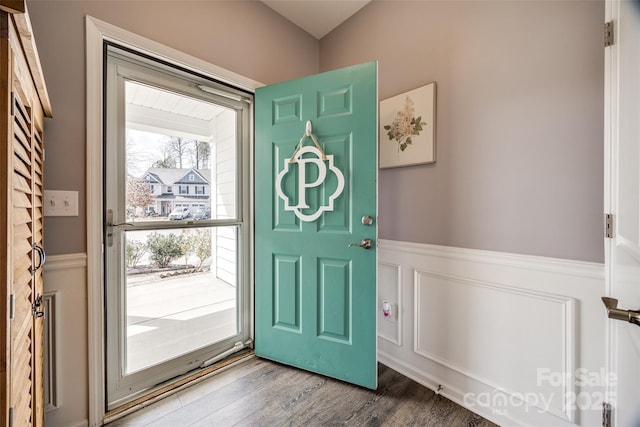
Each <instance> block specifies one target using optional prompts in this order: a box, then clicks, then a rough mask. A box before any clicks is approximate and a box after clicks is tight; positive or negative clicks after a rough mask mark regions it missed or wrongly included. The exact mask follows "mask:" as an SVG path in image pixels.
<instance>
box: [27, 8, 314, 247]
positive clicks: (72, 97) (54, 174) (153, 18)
mask: <svg viewBox="0 0 640 427" xmlns="http://www.w3.org/2000/svg"><path fill="white" fill-rule="evenodd" d="M27 7H28V9H29V13H30V15H31V21H32V25H33V32H34V35H35V38H36V43H37V45H38V50H39V53H40V58H41V62H42V67H43V69H44V75H45V79H46V82H47V86H48V89H49V94H50V97H51V103H52V104H53V115H54V118H53V119H48V120H47V121H46V124H45V126H46V129H45V143H46V162H45V170H44V172H45V188H46V189H49V190H75V191H78V192H79V194H80V197H79V199H80V200H79V201H80V216H79V217H50V218H45V229H46V237H45V244H46V249H47V253H48V254H51V255H56V254H67V253H79V252H85V251H86V215H85V200H86V198H85V192H86V188H85V180H86V168H85V159H86V151H85V145H86V144H85V140H86V136H85V135H86V126H85V122H86V115H85V97H86V90H85V85H86V80H85V68H86V66H85V42H84V40H85V33H84V31H85V27H84V17H85V15H91V16H93V17H95V18H98V19H100V20H103V21H105V22H108V23H110V24H113V25H116V26H118V27H121V28H124V29H126V30H129V31H131V32H134V33H136V34H139V35H141V36H144V37H147V38H149V39H152V40H154V41H156V42H159V43H162V44H164V45H167V46H170V47H172V48H175V49H178V50H181V51H183V52H186V53H188V54H190V55H192V56H195V57H198V58H200V59H203V60H205V61H207V62H210V63H212V64H215V65H217V66H220V67H223V68H226V69H228V70H230V71H233V72H236V73H238V74H241V75H244V76H246V77H249V78H252V79H254V80H257V81H259V82H262V83H265V84H269V83H277V82H280V81H283V80H288V79H292V78H296V77H302V76H305V75H308V74H313V73H316V72H318V67H319V66H318V63H319V62H318V61H319V59H318V58H319V43H318V41H317V40H316V39H315V38H313V37H312V36H310V35H309V34H307V33H305V32H304V31H302V30H301V29H300V28H298V27H297V26H295V25H294V24H292V23H291V22H289V21H288V20H286V19H285V18H283V17H281V16H280V15H278V14H277V13H275V12H274V11H273V10H271V9H270V8H268V7H267V6H265V5H264V4H262V3H260V2H257V1H222V0H220V1H180V2H173V1H28V3H27Z"/></svg>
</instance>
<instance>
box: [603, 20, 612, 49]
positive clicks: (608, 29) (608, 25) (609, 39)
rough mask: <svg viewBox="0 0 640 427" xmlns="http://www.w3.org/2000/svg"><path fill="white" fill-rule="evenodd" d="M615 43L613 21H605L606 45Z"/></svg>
mask: <svg viewBox="0 0 640 427" xmlns="http://www.w3.org/2000/svg"><path fill="white" fill-rule="evenodd" d="M612 45H613V21H609V22H605V23H604V47H609V46H612Z"/></svg>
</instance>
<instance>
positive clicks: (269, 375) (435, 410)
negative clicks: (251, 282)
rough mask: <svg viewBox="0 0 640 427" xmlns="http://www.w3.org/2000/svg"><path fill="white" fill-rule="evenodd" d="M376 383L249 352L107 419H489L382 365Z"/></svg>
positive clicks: (141, 422) (201, 425) (292, 422)
mask: <svg viewBox="0 0 640 427" xmlns="http://www.w3.org/2000/svg"><path fill="white" fill-rule="evenodd" d="M378 384H379V385H378V390H377V391H371V390H367V389H364V388H361V387H356V386H352V385H349V384H346V383H343V382H340V381H336V380H333V379H331V378H326V377H323V376H320V375H315V374H312V373H309V372H306V371H301V370H298V369H294V368H291V367H288V366H284V365H280V364H277V363H273V362H270V361H267V360H263V359H258V358H250V359H249V360H247V361H245V362H242V363H241V364H239V365H237V366H234V367H232V368H230V369H228V370H226V371H224V372H221V373H219V374H217V375H214V376H212V377H211V378H208V379H207V380H205V381H202V382H200V383H199V384H196V385H194V386H191V387H189V388H187V389H184V390H182V391H180V392H178V393H175V394H173V395H172V396H169V397H167V398H165V399H163V400H161V401H159V402H157V403H155V404H153V405H150V406H148V407H146V408H144V409H141V410H139V411H137V412H135V413H132V414H130V415H128V416H126V417H124V418H121V419H119V420H117V421H114V422H112V423H109V424H107V426H108V427H124V426H136V427H142V426H153V427H164V426H166V427H187V426H198V427H210V426H217V427H218V426H269V427H272V426H303V425H304V426H429V427H430V426H434V427H435V426H447V427H449V426H469V427H489V426H495V424H493V423H491V422H489V421H487V420H485V419H484V418H482V417H480V416H479V415H476V414H474V413H472V412H470V411H468V410H466V409H464V408H462V407H461V406H458V405H456V404H455V403H453V402H451V401H450V400H448V399H446V398H444V397H442V396H439V395H436V394H435V393H434V392H432V391H431V390H429V389H427V388H425V387H423V386H421V385H420V384H418V383H416V382H415V381H412V380H410V379H408V378H407V377H405V376H403V375H401V374H399V373H397V372H395V371H394V370H392V369H390V368H388V367H386V366H384V365H379V379H378Z"/></svg>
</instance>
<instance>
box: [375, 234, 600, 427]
mask: <svg viewBox="0 0 640 427" xmlns="http://www.w3.org/2000/svg"><path fill="white" fill-rule="evenodd" d="M378 248H379V249H378V250H379V255H378V257H379V265H378V277H379V278H378V297H379V302H380V303H381V302H382V301H383V300H385V301H387V302H389V303H391V305H392V307H395V310H396V311H397V315H396V317H394V318H392V319H389V318H388V317H387V318H384V317H383V316H381V315H379V316H378V318H379V321H378V331H379V340H378V348H379V358H380V360H381V361H382V362H383V363H385V364H387V365H388V366H390V367H391V368H393V369H396V370H398V371H400V372H402V373H403V374H405V375H407V376H409V377H410V378H412V379H414V380H415V381H417V382H420V383H422V384H424V385H426V386H427V387H429V388H432V389H434V390H436V389H438V388H440V389H441V390H440V393H441V394H442V395H444V396H446V397H449V398H450V399H452V400H454V401H456V402H458V403H460V404H461V405H463V406H465V407H467V408H468V409H470V410H472V411H474V412H477V413H479V414H481V415H483V416H485V417H486V418H488V419H491V420H492V421H494V422H497V423H498V424H503V425H548V426H569V425H592V424H593V423H594V422H597V420H599V417H600V408H596V406H597V405H595V404H594V405H587V404H586V403H585V402H586V400H583V401H582V403H579V404H577V405H576V404H574V402H572V401H571V398H572V397H574V398H577V397H580V396H582V397H583V398H585V397H586V398H589V399H591V398H593V400H594V402H595V400H596V399H597V398H598V397H599V396H601V393H603V392H604V387H601V386H600V385H598V384H596V385H589V386H585V385H583V384H582V383H581V381H580V378H579V377H578V376H577V375H576V372H583V373H584V372H586V373H588V374H593V375H597V374H599V373H600V369H602V368H604V367H605V352H604V350H603V348H604V336H605V325H606V323H605V322H606V320H605V318H604V316H602V307H601V306H600V305H601V303H600V301H599V297H600V296H601V295H603V292H604V266H603V265H602V264H596V263H587V262H580V261H572V260H562V259H553V258H544V257H534V256H526V255H518V254H505V253H497V252H490V251H479V250H469V249H460V248H451V247H441V246H434V245H422V244H416V243H407V242H396V241H389V240H382V241H380V244H379V247H378ZM591 406H593V407H591Z"/></svg>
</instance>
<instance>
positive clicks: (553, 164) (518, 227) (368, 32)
mask: <svg viewBox="0 0 640 427" xmlns="http://www.w3.org/2000/svg"><path fill="white" fill-rule="evenodd" d="M603 22H604V3H603V2H601V1H567V2H564V1H532V2H529V1H512V2H509V1H469V2H467V1H374V2H373V3H371V4H369V5H368V6H366V7H365V8H364V9H362V10H361V11H360V12H359V13H358V14H357V15H355V16H354V17H352V18H351V19H350V20H349V21H347V22H346V23H344V24H343V25H342V26H340V27H339V28H338V29H336V30H335V31H333V32H332V33H330V34H329V35H328V36H326V37H324V38H323V39H322V40H321V42H320V69H321V71H325V70H330V69H334V68H339V67H343V66H346V65H351V64H355V63H360V62H365V61H370V60H375V59H377V60H378V61H379V96H380V99H385V98H388V97H391V96H393V95H397V94H399V93H402V92H405V91H407V90H410V89H414V88H416V87H419V86H421V85H424V84H426V83H428V82H431V81H436V82H437V85H438V94H437V161H436V163H435V164H433V165H428V166H427V165H422V166H414V167H406V168H398V169H387V170H382V171H380V175H379V178H380V181H379V188H380V190H379V191H380V198H379V203H380V210H379V232H380V237H381V238H385V239H394V240H401V241H410V242H420V243H430V244H437V245H446V246H456V247H464V248H474V249H487V250H495V251H504V252H512V253H520V254H530V255H542V256H549V257H558V258H567V259H577V260H584V261H596V262H603V260H604V245H603V229H602V214H603V185H604V184H603V173H604V172H603V162H604V160H603V126H604V125H603V122H604V119H603V117H604V116H603V115H604V97H603V93H604V83H603V79H604V48H603V40H602V37H603V36H602V31H601V29H602V25H603ZM384 137H385V135H381V144H384V143H385V140H384Z"/></svg>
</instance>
